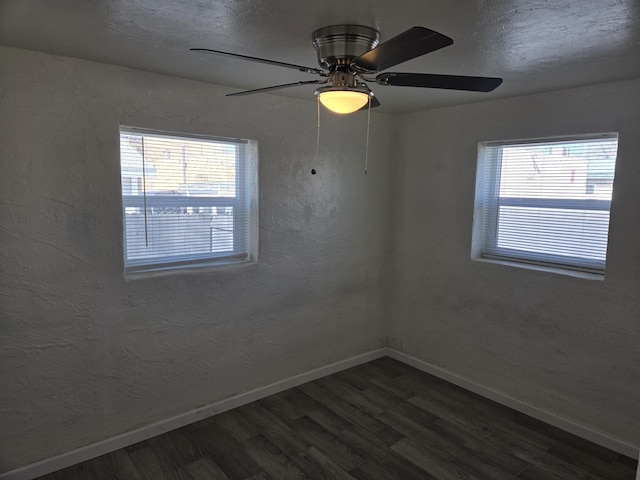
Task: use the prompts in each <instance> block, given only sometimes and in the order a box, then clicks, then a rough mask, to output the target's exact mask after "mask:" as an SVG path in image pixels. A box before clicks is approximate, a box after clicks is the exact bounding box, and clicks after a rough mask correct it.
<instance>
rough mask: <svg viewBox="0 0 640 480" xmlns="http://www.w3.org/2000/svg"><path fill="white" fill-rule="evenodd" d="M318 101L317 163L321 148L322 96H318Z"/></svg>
mask: <svg viewBox="0 0 640 480" xmlns="http://www.w3.org/2000/svg"><path fill="white" fill-rule="evenodd" d="M316 98H317V103H318V130H317V133H316V163H317V162H318V151H319V150H320V96H316Z"/></svg>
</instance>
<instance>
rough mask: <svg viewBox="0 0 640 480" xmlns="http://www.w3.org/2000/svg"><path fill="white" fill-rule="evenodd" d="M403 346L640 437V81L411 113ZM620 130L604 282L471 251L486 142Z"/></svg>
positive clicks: (601, 427)
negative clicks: (480, 152) (480, 153)
mask: <svg viewBox="0 0 640 480" xmlns="http://www.w3.org/2000/svg"><path fill="white" fill-rule="evenodd" d="M399 131H400V135H399V138H400V141H399V144H400V146H401V148H402V152H401V153H402V155H401V158H402V159H403V162H402V163H401V165H400V167H399V169H400V171H399V173H398V175H399V184H398V186H397V188H396V191H397V192H398V197H397V198H398V212H397V215H396V220H395V224H394V225H392V228H393V229H394V230H395V231H397V232H398V235H396V236H395V237H394V244H393V249H392V251H393V254H392V260H393V269H394V273H393V275H392V276H391V277H390V282H389V286H390V288H392V289H393V297H394V300H393V304H392V305H391V306H390V307H389V308H390V312H391V318H392V319H393V321H392V322H391V324H390V345H391V346H392V347H394V348H396V349H398V350H401V351H402V352H405V353H408V354H410V355H412V356H414V357H417V358H419V359H421V360H424V361H427V362H429V363H432V364H434V365H436V366H439V367H442V368H444V369H447V370H449V371H451V372H453V373H455V374H456V375H459V376H462V377H465V378H466V379H468V380H471V381H473V382H476V383H478V384H480V385H483V386H484V387H487V388H490V389H494V390H496V391H498V392H501V393H503V394H506V395H509V396H511V397H513V398H515V399H517V400H520V401H523V402H526V403H528V404H530V405H533V406H536V407H540V408H543V409H545V410H547V411H549V412H552V413H555V414H557V415H560V416H563V417H565V418H568V419H570V420H572V421H574V422H577V423H580V424H582V425H585V426H587V427H590V428H592V429H595V430H597V431H600V432H604V433H605V434H608V435H609V436H612V437H614V438H618V439H621V440H624V441H626V442H629V443H631V444H635V445H638V444H640V394H639V392H640V341H639V338H640V248H639V245H640V220H639V219H640V188H639V186H638V185H639V184H640V135H639V134H638V132H640V81H638V80H635V81H626V82H619V83H612V84H606V85H599V86H592V87H585V88H579V89H572V90H566V91H559V92H553V93H542V94H538V95H532V96H527V97H519V98H512V99H506V100H500V101H494V102H486V103H479V104H474V105H468V106H461V107H454V108H445V109H438V110H432V111H429V112H422V113H416V114H412V115H406V116H404V117H402V119H401V123H400V130H399ZM590 132H619V134H620V137H619V151H618V161H617V169H616V179H615V187H614V199H613V204H612V211H611V223H610V235H609V252H608V259H607V270H606V276H605V280H604V281H594V280H585V279H580V278H574V277H569V276H563V275H557V274H552V273H544V272H540V271H533V270H525V269H520V268H513V267H508V266H503V265H495V264H489V263H481V262H474V261H472V260H471V259H470V251H471V230H472V220H473V209H474V189H475V173H476V153H477V144H478V142H480V141H490V140H508V139H520V138H535V137H544V136H553V135H564V134H578V133H590Z"/></svg>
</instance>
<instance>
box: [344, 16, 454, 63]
mask: <svg viewBox="0 0 640 480" xmlns="http://www.w3.org/2000/svg"><path fill="white" fill-rule="evenodd" d="M452 43H453V40H452V39H450V38H449V37H447V36H446V35H443V34H441V33H438V32H434V31H433V30H429V29H428V28H424V27H412V28H410V29H409V30H405V31H404V32H402V33H401V34H400V35H396V36H395V37H393V38H392V39H390V40H387V41H386V42H383V43H381V44H380V45H378V46H377V47H376V48H374V49H371V50H369V51H368V52H367V53H365V54H363V55H360V56H359V57H358V58H356V59H355V60H354V61H353V62H352V63H351V64H352V65H353V66H354V67H355V68H356V69H358V70H362V71H365V72H380V71H382V70H385V69H387V68H389V67H393V66H394V65H398V64H399V63H402V62H406V61H407V60H411V59H412V58H416V57H419V56H421V55H425V54H427V53H430V52H433V51H435V50H438V49H440V48H443V47H446V46H448V45H451V44H452Z"/></svg>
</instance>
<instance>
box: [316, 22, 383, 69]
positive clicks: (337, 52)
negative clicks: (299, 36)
mask: <svg viewBox="0 0 640 480" xmlns="http://www.w3.org/2000/svg"><path fill="white" fill-rule="evenodd" d="M312 39H313V46H314V47H315V49H316V51H317V53H318V63H319V64H320V66H321V67H323V68H326V69H327V70H331V71H333V70H335V69H336V67H338V66H348V65H349V64H350V63H351V62H352V61H353V60H354V59H355V58H357V57H359V56H360V55H362V54H364V53H366V52H368V51H369V50H371V49H373V48H375V47H377V46H378V44H379V43H380V32H378V31H377V30H375V29H373V28H370V27H364V26H361V25H332V26H330V27H324V28H320V29H318V30H316V31H315V32H313V35H312Z"/></svg>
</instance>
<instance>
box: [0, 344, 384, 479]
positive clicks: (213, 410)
mask: <svg viewBox="0 0 640 480" xmlns="http://www.w3.org/2000/svg"><path fill="white" fill-rule="evenodd" d="M386 355H387V348H380V349H378V350H373V351H371V352H367V353H364V354H362V355H357V356H355V357H351V358H347V359H346V360H341V361H339V362H335V363H332V364H330V365H326V366H324V367H320V368H316V369H314V370H311V371H309V372H305V373H301V374H299V375H295V376H293V377H289V378H285V379H284V380H280V381H278V382H275V383H271V384H269V385H265V386H263V387H259V388H256V389H254V390H250V391H248V392H244V393H240V394H238V395H234V396H233V397H229V398H225V399H224V400H220V401H218V402H214V403H212V404H210V405H207V406H204V407H200V408H197V409H195V410H192V411H190V412H186V413H183V414H181V415H177V416H175V417H171V418H168V419H166V420H162V421H160V422H156V423H153V424H151V425H147V426H145V427H142V428H139V429H137V430H132V431H130V432H126V433H123V434H120V435H117V436H115V437H112V438H108V439H106V440H103V441H101V442H97V443H94V444H91V445H87V446H86V447H81V448H78V449H76V450H72V451H70V452H67V453H63V454H61V455H57V456H55V457H52V458H47V459H45V460H42V461H40V462H37V463H33V464H31V465H27V466H24V467H21V468H18V469H15V470H11V471H9V472H5V473H2V474H0V480H31V479H33V478H37V477H40V476H42V475H46V474H48V473H51V472H55V471H57V470H61V469H63V468H66V467H70V466H71V465H75V464H77V463H80V462H84V461H86V460H91V459H92V458H96V457H99V456H101V455H105V454H107V453H111V452H113V451H115V450H119V449H121V448H124V447H128V446H129V445H133V444H134V443H138V442H142V441H143V440H147V439H149V438H151V437H155V436H156V435H161V434H163V433H166V432H169V431H171V430H175V429H176V428H180V427H184V426H185V425H189V424H191V423H194V422H197V421H199V420H202V419H204V418H207V417H210V416H212V415H215V414H218V413H222V412H225V411H227V410H231V409H232V408H236V407H240V406H242V405H246V404H247V403H251V402H254V401H256V400H260V399H261V398H265V397H268V396H269V395H273V394H275V393H278V392H282V391H283V390H287V389H289V388H293V387H297V386H298V385H302V384H303V383H307V382H311V381H313V380H317V379H319V378H322V377H325V376H327V375H331V374H333V373H336V372H339V371H341V370H345V369H347V368H351V367H355V366H357V365H360V364H363V363H367V362H370V361H372V360H375V359H377V358H381V357H384V356H386Z"/></svg>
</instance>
